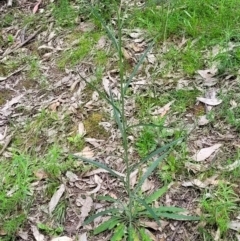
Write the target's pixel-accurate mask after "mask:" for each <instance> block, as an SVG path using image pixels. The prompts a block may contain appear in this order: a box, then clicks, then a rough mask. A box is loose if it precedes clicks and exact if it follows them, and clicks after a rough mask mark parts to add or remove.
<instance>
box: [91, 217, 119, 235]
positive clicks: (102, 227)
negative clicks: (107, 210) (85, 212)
mask: <svg viewBox="0 0 240 241" xmlns="http://www.w3.org/2000/svg"><path fill="white" fill-rule="evenodd" d="M118 223H119V220H118V219H117V218H116V217H112V218H110V219H108V220H107V221H106V222H104V223H102V224H100V225H99V226H98V227H97V228H96V229H95V230H94V231H93V234H94V235H97V234H99V233H102V232H104V231H105V230H107V229H108V230H111V229H112V228H113V227H115V226H116V225H117V224H118Z"/></svg>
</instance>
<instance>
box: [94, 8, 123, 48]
mask: <svg viewBox="0 0 240 241" xmlns="http://www.w3.org/2000/svg"><path fill="white" fill-rule="evenodd" d="M93 14H94V16H95V17H96V18H97V20H98V21H99V22H100V23H101V24H102V26H103V27H104V29H105V31H106V32H107V34H108V37H109V38H110V39H111V41H112V43H113V45H114V47H115V48H116V50H117V51H118V52H119V46H118V42H117V39H116V38H115V36H114V34H113V31H112V30H110V29H109V28H108V26H107V24H106V23H105V22H104V21H103V18H102V17H101V16H100V15H99V14H98V11H97V10H96V9H95V8H93Z"/></svg>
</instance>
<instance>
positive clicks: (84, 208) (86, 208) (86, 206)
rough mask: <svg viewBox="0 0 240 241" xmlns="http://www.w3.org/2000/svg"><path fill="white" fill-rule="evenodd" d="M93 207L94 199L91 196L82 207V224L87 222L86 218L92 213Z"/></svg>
mask: <svg viewBox="0 0 240 241" xmlns="http://www.w3.org/2000/svg"><path fill="white" fill-rule="evenodd" d="M92 205H93V200H92V198H91V197H90V196H87V197H86V199H85V200H84V202H83V204H82V207H81V215H80V217H81V220H82V222H83V221H84V220H85V218H86V217H87V216H88V214H89V212H90V211H91V209H92Z"/></svg>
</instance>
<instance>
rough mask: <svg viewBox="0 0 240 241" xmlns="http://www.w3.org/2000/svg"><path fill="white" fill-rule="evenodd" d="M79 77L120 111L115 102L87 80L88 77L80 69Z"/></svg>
mask: <svg viewBox="0 0 240 241" xmlns="http://www.w3.org/2000/svg"><path fill="white" fill-rule="evenodd" d="M77 73H78V75H79V77H80V78H81V79H82V80H83V81H84V82H85V83H86V84H87V85H88V86H90V87H91V88H92V89H94V90H95V91H96V92H97V93H98V94H99V96H100V97H102V98H103V99H104V100H106V101H107V103H108V104H109V105H111V106H112V107H114V108H115V109H116V110H117V111H118V112H119V113H120V111H119V109H118V108H117V106H116V105H115V104H114V102H112V101H111V100H110V99H109V98H108V97H107V95H105V94H104V93H103V92H101V91H100V90H99V89H98V88H97V87H96V86H95V85H93V84H92V83H91V82H89V81H87V79H86V78H85V77H83V76H82V75H81V74H80V73H79V72H78V71H77Z"/></svg>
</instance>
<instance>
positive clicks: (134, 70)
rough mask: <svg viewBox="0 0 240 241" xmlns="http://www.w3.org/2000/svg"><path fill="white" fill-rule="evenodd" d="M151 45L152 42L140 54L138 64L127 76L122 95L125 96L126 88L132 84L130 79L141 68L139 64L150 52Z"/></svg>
mask: <svg viewBox="0 0 240 241" xmlns="http://www.w3.org/2000/svg"><path fill="white" fill-rule="evenodd" d="M153 44H154V41H153V42H152V43H151V44H150V45H149V46H148V48H147V49H146V50H145V51H144V53H143V54H142V56H141V58H140V59H139V61H138V63H137V64H136V65H135V67H134V69H133V72H132V73H131V75H130V76H129V78H128V81H127V83H126V84H125V86H124V89H123V93H124V95H125V94H126V91H127V88H128V86H129V85H130V83H131V82H132V79H133V77H134V76H135V75H136V73H137V71H138V69H139V67H140V66H141V64H142V63H143V61H144V59H145V58H146V56H147V53H148V52H149V51H150V49H151V48H152V47H153Z"/></svg>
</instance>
